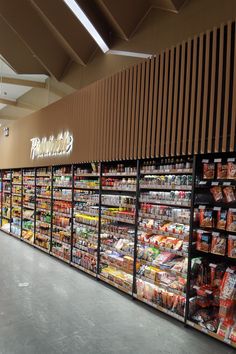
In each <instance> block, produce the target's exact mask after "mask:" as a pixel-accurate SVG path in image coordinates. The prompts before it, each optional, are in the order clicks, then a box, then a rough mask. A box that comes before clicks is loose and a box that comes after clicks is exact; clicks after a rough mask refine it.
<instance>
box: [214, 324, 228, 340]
mask: <svg viewBox="0 0 236 354" xmlns="http://www.w3.org/2000/svg"><path fill="white" fill-rule="evenodd" d="M229 329H230V327H229V326H228V325H227V324H224V322H221V323H220V325H219V327H218V330H217V334H218V335H219V336H220V337H222V338H228V334H229Z"/></svg>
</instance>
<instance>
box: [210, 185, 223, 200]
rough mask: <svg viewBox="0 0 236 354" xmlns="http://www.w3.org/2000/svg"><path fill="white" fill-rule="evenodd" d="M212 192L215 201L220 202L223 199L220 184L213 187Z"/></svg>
mask: <svg viewBox="0 0 236 354" xmlns="http://www.w3.org/2000/svg"><path fill="white" fill-rule="evenodd" d="M210 192H211V194H212V196H213V198H214V201H215V202H220V201H221V200H222V199H223V194H222V189H221V187H219V186H215V187H212V188H211V189H210Z"/></svg>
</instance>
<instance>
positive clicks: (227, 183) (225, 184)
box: [223, 182, 231, 186]
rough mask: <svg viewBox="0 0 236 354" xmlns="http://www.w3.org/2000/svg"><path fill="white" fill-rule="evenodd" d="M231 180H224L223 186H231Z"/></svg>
mask: <svg viewBox="0 0 236 354" xmlns="http://www.w3.org/2000/svg"><path fill="white" fill-rule="evenodd" d="M230 185H231V182H223V186H230Z"/></svg>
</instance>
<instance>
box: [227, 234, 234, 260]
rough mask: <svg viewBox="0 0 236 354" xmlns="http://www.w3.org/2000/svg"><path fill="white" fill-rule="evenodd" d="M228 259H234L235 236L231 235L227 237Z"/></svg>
mask: <svg viewBox="0 0 236 354" xmlns="http://www.w3.org/2000/svg"><path fill="white" fill-rule="evenodd" d="M228 257H230V258H236V236H233V235H229V237H228Z"/></svg>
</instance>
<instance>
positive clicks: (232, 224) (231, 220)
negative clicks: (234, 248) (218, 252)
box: [226, 209, 236, 232]
mask: <svg viewBox="0 0 236 354" xmlns="http://www.w3.org/2000/svg"><path fill="white" fill-rule="evenodd" d="M226 230H227V231H233V232H236V209H229V211H228V214H227V226H226Z"/></svg>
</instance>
